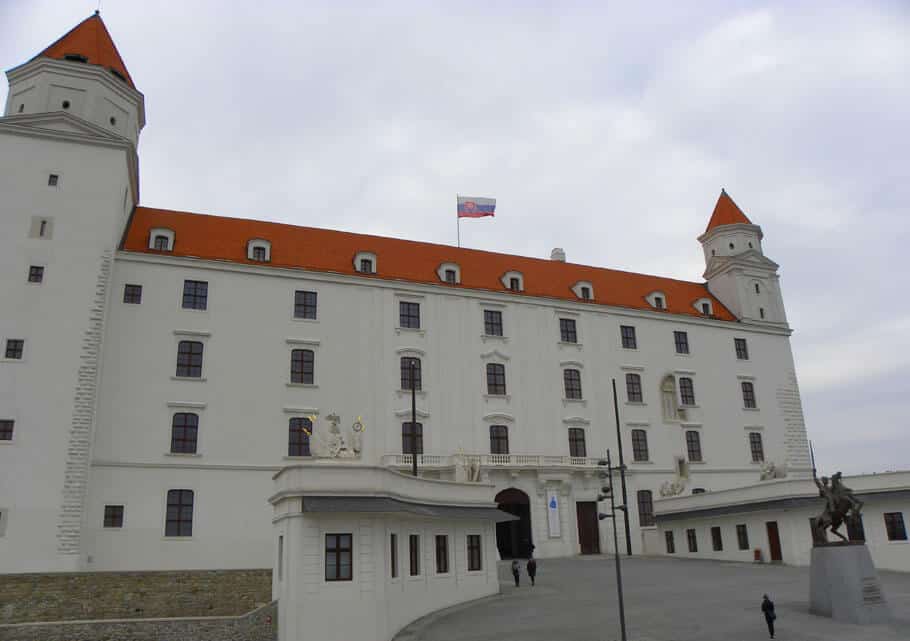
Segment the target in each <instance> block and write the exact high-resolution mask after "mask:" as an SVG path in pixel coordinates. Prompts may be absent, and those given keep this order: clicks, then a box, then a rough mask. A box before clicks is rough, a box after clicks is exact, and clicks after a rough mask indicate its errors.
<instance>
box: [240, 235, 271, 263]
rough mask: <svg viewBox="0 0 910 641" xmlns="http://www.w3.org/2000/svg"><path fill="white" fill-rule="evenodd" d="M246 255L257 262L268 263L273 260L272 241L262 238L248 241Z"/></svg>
mask: <svg viewBox="0 0 910 641" xmlns="http://www.w3.org/2000/svg"><path fill="white" fill-rule="evenodd" d="M246 257H247V259H248V260H252V261H255V262H257V263H267V262H269V261H270V260H272V243H270V242H269V241H267V240H263V239H262V238H254V239H253V240H251V241H250V242H248V243H247V246H246Z"/></svg>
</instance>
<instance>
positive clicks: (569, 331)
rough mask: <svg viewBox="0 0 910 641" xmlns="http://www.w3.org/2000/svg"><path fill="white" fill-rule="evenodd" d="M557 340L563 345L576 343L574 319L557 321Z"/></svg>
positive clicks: (576, 334)
mask: <svg viewBox="0 0 910 641" xmlns="http://www.w3.org/2000/svg"><path fill="white" fill-rule="evenodd" d="M559 340H561V341H562V342H563V343H577V342H578V331H577V330H576V327H575V319H574V318H560V319H559Z"/></svg>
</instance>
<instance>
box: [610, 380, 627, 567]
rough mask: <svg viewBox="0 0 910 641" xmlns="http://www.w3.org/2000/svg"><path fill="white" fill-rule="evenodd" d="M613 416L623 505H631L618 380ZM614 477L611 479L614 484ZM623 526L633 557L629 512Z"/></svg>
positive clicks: (614, 391)
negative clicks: (618, 396)
mask: <svg viewBox="0 0 910 641" xmlns="http://www.w3.org/2000/svg"><path fill="white" fill-rule="evenodd" d="M613 414H614V415H615V417H616V444H617V446H618V448H619V483H620V485H621V486H622V504H623V505H628V504H629V497H628V495H627V494H626V462H625V461H624V460H623V456H622V431H621V430H620V428H619V401H618V400H617V399H616V379H615V378H614V379H613ZM612 479H613V477H610V482H611V483H612V482H613V481H612ZM622 521H623V525H624V526H625V532H626V555H627V556H632V534H631V532H630V528H629V510H623V515H622Z"/></svg>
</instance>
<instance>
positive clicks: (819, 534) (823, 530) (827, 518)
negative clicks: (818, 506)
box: [812, 454, 863, 545]
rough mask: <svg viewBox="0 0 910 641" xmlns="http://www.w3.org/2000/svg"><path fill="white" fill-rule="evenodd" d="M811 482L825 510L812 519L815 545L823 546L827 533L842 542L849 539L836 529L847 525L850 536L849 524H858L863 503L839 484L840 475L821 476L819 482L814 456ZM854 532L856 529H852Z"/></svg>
mask: <svg viewBox="0 0 910 641" xmlns="http://www.w3.org/2000/svg"><path fill="white" fill-rule="evenodd" d="M812 480H813V481H815V486H816V487H817V488H818V495H819V496H821V497H822V498H823V499H825V509H824V510H823V511H822V513H821V514H820V515H819V516H817V517H815V518H814V519H812V538H813V541H814V543H815V545H824V544H826V543H827V542H828V535H827V531H828V530H830V531H831V533H832V534H834V535H835V536H837V537H838V538H840V539H841V540H842V541H844V542H848V541H849V540H850V539H849V538H848V537H846V536H844V535H843V534H841V533H840V532H838V528H840V526H841V525H842V524H843V523H847V524H848V527H847V534H848V535H849V534H850V527H849V526H850V524H859V523H860V510H862V507H863V502H862V501H860V500H859V499H858V498H856V496H854V494H853V490H851V489H850V488H849V487H847V486H846V485H844V484H843V482H841V473H840V472H836V473H835V474H832V475H831V478H828V477H827V476H823V477H822V478H821V480H819V479H818V476H817V475H816V472H815V456H814V454H813V456H812ZM853 529H854V530H856V529H858V528H855V527H854V528H853Z"/></svg>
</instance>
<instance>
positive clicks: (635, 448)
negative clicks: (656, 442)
mask: <svg viewBox="0 0 910 641" xmlns="http://www.w3.org/2000/svg"><path fill="white" fill-rule="evenodd" d="M632 460H633V461H638V462H642V461H647V460H648V433H647V432H646V431H645V430H632Z"/></svg>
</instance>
